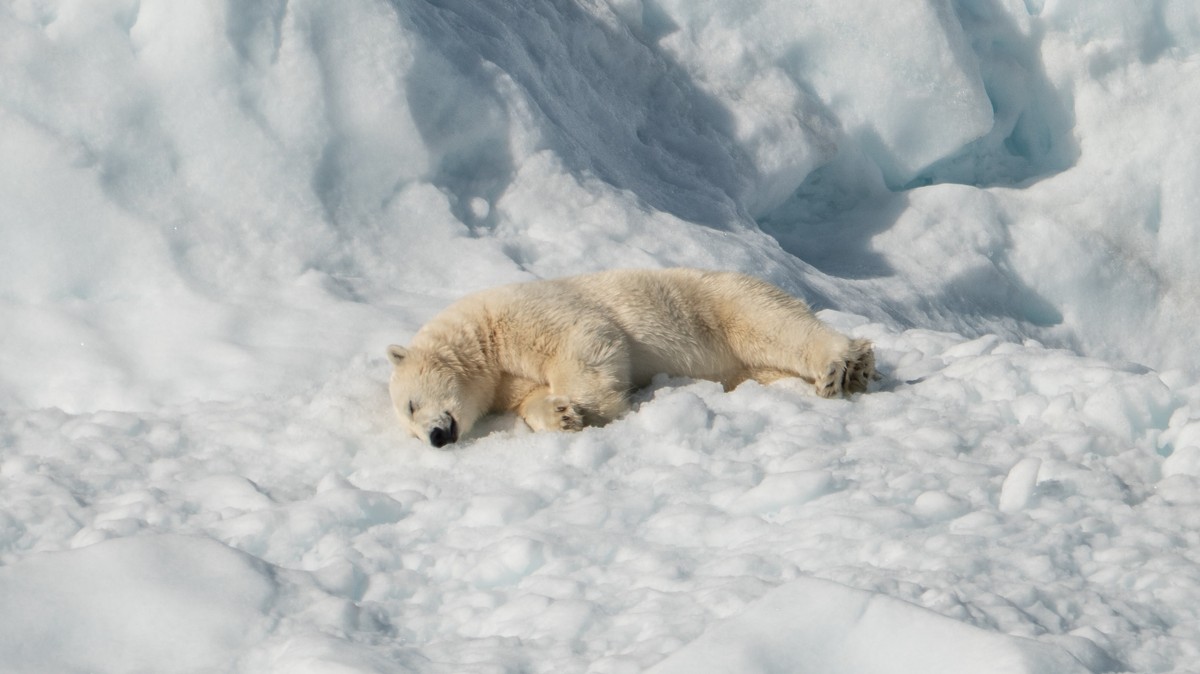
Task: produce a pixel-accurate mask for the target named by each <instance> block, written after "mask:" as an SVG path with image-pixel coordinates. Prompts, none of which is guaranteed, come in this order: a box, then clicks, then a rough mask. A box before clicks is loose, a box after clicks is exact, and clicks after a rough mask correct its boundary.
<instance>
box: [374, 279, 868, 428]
mask: <svg viewBox="0 0 1200 674" xmlns="http://www.w3.org/2000/svg"><path fill="white" fill-rule="evenodd" d="M388 358H389V360H390V361H391V362H392V376H391V380H390V383H389V391H390V393H391V397H392V403H393V406H394V407H395V409H396V413H397V415H398V416H399V417H400V419H401V421H402V422H403V423H404V425H405V426H406V427H407V428H408V429H409V430H410V431H411V432H412V433H413V434H414V435H415V436H417V437H418V438H421V439H422V440H425V441H427V442H429V443H430V444H432V445H434V446H435V447H442V446H444V445H447V444H450V443H452V442H455V441H457V440H458V439H459V438H460V437H461V436H462V435H463V434H465V433H467V432H468V431H469V430H470V429H471V427H472V426H473V425H474V424H475V422H476V421H478V420H479V418H480V417H482V416H483V415H485V414H487V413H489V412H507V411H512V412H516V413H517V414H519V415H520V416H521V418H523V419H524V420H525V423H527V424H528V425H529V426H530V428H532V429H534V430H535V431H543V430H565V431H573V430H578V429H580V428H582V427H583V426H585V425H602V424H604V423H606V422H608V421H611V420H612V419H615V418H616V417H618V416H620V415H621V414H623V413H625V412H626V411H627V410H628V409H629V406H630V402H629V394H630V392H631V391H632V390H634V389H636V388H638V387H642V386H645V385H647V384H649V382H650V379H651V378H652V377H653V376H654V375H656V374H659V373H666V374H669V375H672V376H679V377H690V378H696V379H709V380H713V381H717V382H720V383H721V384H723V385H724V386H725V387H726V388H727V389H730V388H733V387H734V386H737V385H738V384H739V383H741V382H742V381H745V380H747V379H754V380H756V381H759V382H761V383H769V382H771V381H774V380H776V379H781V378H785V377H798V378H800V379H803V380H805V381H807V382H809V383H811V384H812V385H813V387H814V389H815V391H816V393H817V394H818V395H820V396H822V397H826V398H832V397H837V396H842V395H847V394H852V393H858V392H862V391H865V390H866V389H867V386H868V384H869V383H870V381H871V380H872V379H874V378H875V377H876V374H875V357H874V353H873V351H872V348H871V344H870V342H868V341H866V340H862V339H850V338H849V337H846V336H845V335H843V334H841V333H839V332H837V331H836V330H833V329H832V328H830V327H829V326H828V325H826V324H824V323H823V322H821V320H820V319H818V318H817V317H816V316H815V315H813V313H812V311H811V310H810V309H809V308H808V305H807V304H805V303H804V302H803V301H802V300H800V299H797V298H795V297H793V296H791V295H789V294H787V293H786V292H784V291H783V290H780V289H779V288H777V287H775V286H773V285H771V284H769V283H766V282H764V281H761V280H758V279H756V278H754V277H751V276H747V275H745V274H737V273H730V272H712V271H702V270H697V269H661V270H615V271H608V272H601V273H597V274H586V275H581V276H573V277H568V278H561V279H554V280H548V281H534V282H530V283H520V284H515V285H508V286H503V287H499V288H493V289H490V290H485V291H482V292H479V293H475V294H473V295H469V296H467V297H465V298H463V299H461V300H459V301H457V302H455V303H454V304H452V305H451V306H449V307H448V308H447V309H446V310H445V311H443V312H442V313H440V314H438V315H437V316H435V317H434V318H433V319H432V320H431V321H430V322H429V323H427V324H426V325H425V326H424V327H422V328H421V329H420V330H419V331H418V332H417V334H416V335H415V336H414V337H413V340H412V343H411V344H410V345H409V346H408V347H403V346H398V345H392V346H390V347H388Z"/></svg>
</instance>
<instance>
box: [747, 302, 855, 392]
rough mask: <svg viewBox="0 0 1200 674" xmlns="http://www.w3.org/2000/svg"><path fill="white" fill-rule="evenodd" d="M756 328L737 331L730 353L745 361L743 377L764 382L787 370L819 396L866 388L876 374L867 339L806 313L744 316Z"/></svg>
mask: <svg viewBox="0 0 1200 674" xmlns="http://www.w3.org/2000/svg"><path fill="white" fill-rule="evenodd" d="M744 320H745V321H746V323H744V324H743V325H750V324H752V323H753V325H754V326H755V328H757V329H750V330H745V331H744V332H743V331H736V332H735V333H734V334H741V335H746V337H743V339H742V340H738V339H732V340H730V345H731V346H732V347H733V350H734V353H735V354H736V355H737V356H738V358H739V359H740V360H741V361H742V363H744V364H745V367H746V368H747V371H748V372H747V378H750V379H754V380H756V381H758V382H760V383H768V382H770V381H773V380H775V379H780V378H781V377H783V376H787V373H791V376H795V377H800V378H802V379H804V380H806V381H810V382H812V384H813V387H814V388H815V389H816V393H817V395H819V396H821V397H822V398H836V397H839V396H842V395H848V394H851V393H861V392H863V391H866V390H867V386H868V384H869V383H870V381H871V380H872V379H875V378H876V377H877V375H876V374H875V354H874V351H873V350H872V347H871V342H869V341H868V340H865V339H850V338H848V337H846V336H845V335H843V334H841V333H839V332H837V331H835V330H833V329H831V328H829V327H828V326H826V325H824V324H823V323H821V322H820V321H818V320H817V319H816V317H814V316H812V314H811V313H808V311H807V308H806V307H805V308H803V309H796V310H793V311H786V310H785V311H781V312H771V313H769V314H767V315H763V314H761V313H758V314H757V315H751V316H748V317H746V319H744Z"/></svg>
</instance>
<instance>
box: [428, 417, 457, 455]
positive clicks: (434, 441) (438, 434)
mask: <svg viewBox="0 0 1200 674" xmlns="http://www.w3.org/2000/svg"><path fill="white" fill-rule="evenodd" d="M428 435H429V444H431V445H433V446H434V447H439V448H440V447H445V446H446V445H448V444H450V443H452V442H458V420H456V419H455V418H454V415H452V414H450V413H449V412H443V413H442V415H441V416H440V417H438V418H437V419H435V420H434V423H433V425H432V426H430V427H429V433H428Z"/></svg>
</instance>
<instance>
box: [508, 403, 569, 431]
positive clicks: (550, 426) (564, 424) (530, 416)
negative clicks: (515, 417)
mask: <svg viewBox="0 0 1200 674" xmlns="http://www.w3.org/2000/svg"><path fill="white" fill-rule="evenodd" d="M522 417H523V418H524V419H525V423H526V424H529V427H530V428H532V429H533V430H535V431H577V430H579V429H581V428H583V414H581V413H580V412H579V409H578V408H577V407H575V405H573V404H571V400H570V398H567V397H566V396H557V395H547V396H539V397H535V398H534V399H533V400H531V401H529V402H528V403H527V404H526V405H525V406H524V410H523V414H522Z"/></svg>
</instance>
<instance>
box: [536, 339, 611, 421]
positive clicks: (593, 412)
mask: <svg viewBox="0 0 1200 674" xmlns="http://www.w3.org/2000/svg"><path fill="white" fill-rule="evenodd" d="M589 361H590V362H589ZM629 371H630V365H629V361H628V357H627V356H626V355H625V354H624V353H620V354H608V356H607V357H606V358H605V359H604V360H603V361H600V362H598V363H597V361H596V360H595V359H589V360H588V361H585V360H584V359H571V358H563V359H560V360H559V361H558V362H556V363H555V364H554V365H553V366H552V367H550V368H548V371H547V372H546V379H547V381H548V382H549V389H550V396H551V397H561V398H566V399H567V400H568V401H569V402H570V404H571V406H572V407H573V408H575V409H576V410H578V411H579V412H580V413H582V415H583V421H584V424H585V425H588V426H603V425H604V424H607V423H608V422H610V421H612V420H613V419H616V418H617V417H619V416H621V415H622V414H625V413H626V412H628V411H629V407H630V405H629V391H630V389H631V388H632V386H631V384H630V375H629ZM560 402H561V401H560Z"/></svg>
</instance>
